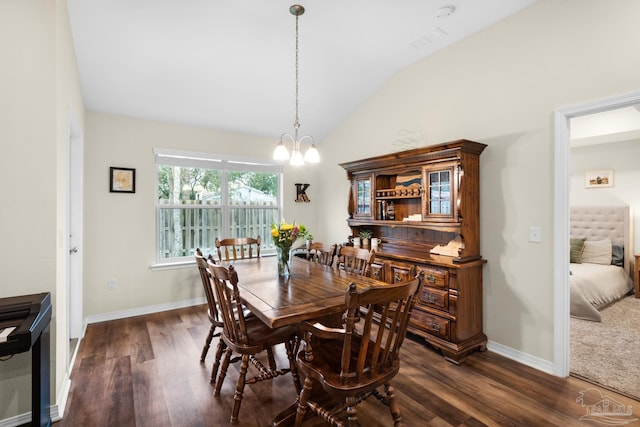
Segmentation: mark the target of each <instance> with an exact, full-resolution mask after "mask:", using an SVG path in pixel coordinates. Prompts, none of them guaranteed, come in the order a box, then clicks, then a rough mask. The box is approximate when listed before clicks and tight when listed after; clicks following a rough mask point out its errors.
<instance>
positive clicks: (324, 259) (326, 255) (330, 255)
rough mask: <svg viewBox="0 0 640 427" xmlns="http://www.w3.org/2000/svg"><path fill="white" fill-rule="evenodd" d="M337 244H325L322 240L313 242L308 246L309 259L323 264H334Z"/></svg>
mask: <svg viewBox="0 0 640 427" xmlns="http://www.w3.org/2000/svg"><path fill="white" fill-rule="evenodd" d="M336 248H337V245H331V246H328V245H325V244H324V243H322V242H312V243H311V244H310V245H309V247H308V248H307V259H308V260H310V261H313V262H317V263H319V264H322V265H329V266H331V265H333V260H334V257H335V255H336Z"/></svg>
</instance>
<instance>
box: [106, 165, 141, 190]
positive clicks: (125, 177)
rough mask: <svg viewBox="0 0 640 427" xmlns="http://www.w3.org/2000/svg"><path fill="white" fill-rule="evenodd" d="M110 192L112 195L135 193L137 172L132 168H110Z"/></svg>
mask: <svg viewBox="0 0 640 427" xmlns="http://www.w3.org/2000/svg"><path fill="white" fill-rule="evenodd" d="M109 191H110V192H111V193H135V192H136V170H135V169H131V168H118V167H110V168H109Z"/></svg>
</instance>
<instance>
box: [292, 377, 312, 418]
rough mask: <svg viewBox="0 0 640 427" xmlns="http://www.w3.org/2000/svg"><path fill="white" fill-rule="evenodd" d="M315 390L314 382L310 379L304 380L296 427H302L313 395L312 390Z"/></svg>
mask: <svg viewBox="0 0 640 427" xmlns="http://www.w3.org/2000/svg"><path fill="white" fill-rule="evenodd" d="M312 388H313V380H312V379H311V378H309V377H307V378H305V380H304V387H303V388H302V391H301V392H300V399H298V410H297V411H296V420H295V424H294V426H295V427H300V426H302V421H304V416H305V414H306V413H307V401H308V400H309V396H310V395H311V389H312Z"/></svg>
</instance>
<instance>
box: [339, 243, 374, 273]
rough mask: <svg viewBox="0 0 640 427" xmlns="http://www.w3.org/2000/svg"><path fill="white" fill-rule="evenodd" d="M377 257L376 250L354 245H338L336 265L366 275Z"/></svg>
mask: <svg viewBox="0 0 640 427" xmlns="http://www.w3.org/2000/svg"><path fill="white" fill-rule="evenodd" d="M375 257H376V252H375V251H374V250H368V249H362V248H357V247H353V246H338V249H337V254H336V258H337V262H336V267H338V268H340V269H343V270H346V271H348V272H350V273H355V274H359V275H361V276H366V275H367V274H369V267H370V266H371V263H373V260H374V259H375Z"/></svg>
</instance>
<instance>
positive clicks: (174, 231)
mask: <svg viewBox="0 0 640 427" xmlns="http://www.w3.org/2000/svg"><path fill="white" fill-rule="evenodd" d="M154 151H155V158H156V184H157V185H156V191H157V197H156V218H157V219H156V224H157V236H156V246H157V255H156V258H157V263H159V264H161V263H173V262H180V261H191V260H192V258H193V255H194V253H195V249H196V248H200V249H202V251H203V253H204V254H209V253H215V250H216V248H215V240H216V237H218V238H220V239H222V238H226V237H256V236H261V237H262V251H264V252H266V253H268V252H269V251H271V250H275V248H274V246H273V243H272V241H271V239H270V235H271V234H270V230H271V224H272V223H273V222H278V221H279V219H280V217H281V215H280V213H281V209H282V197H281V188H282V166H280V165H271V164H265V163H264V162H262V163H259V162H255V161H250V160H246V159H240V158H232V157H229V156H218V155H210V154H201V153H185V152H178V151H173V150H161V149H156V150H154Z"/></svg>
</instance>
